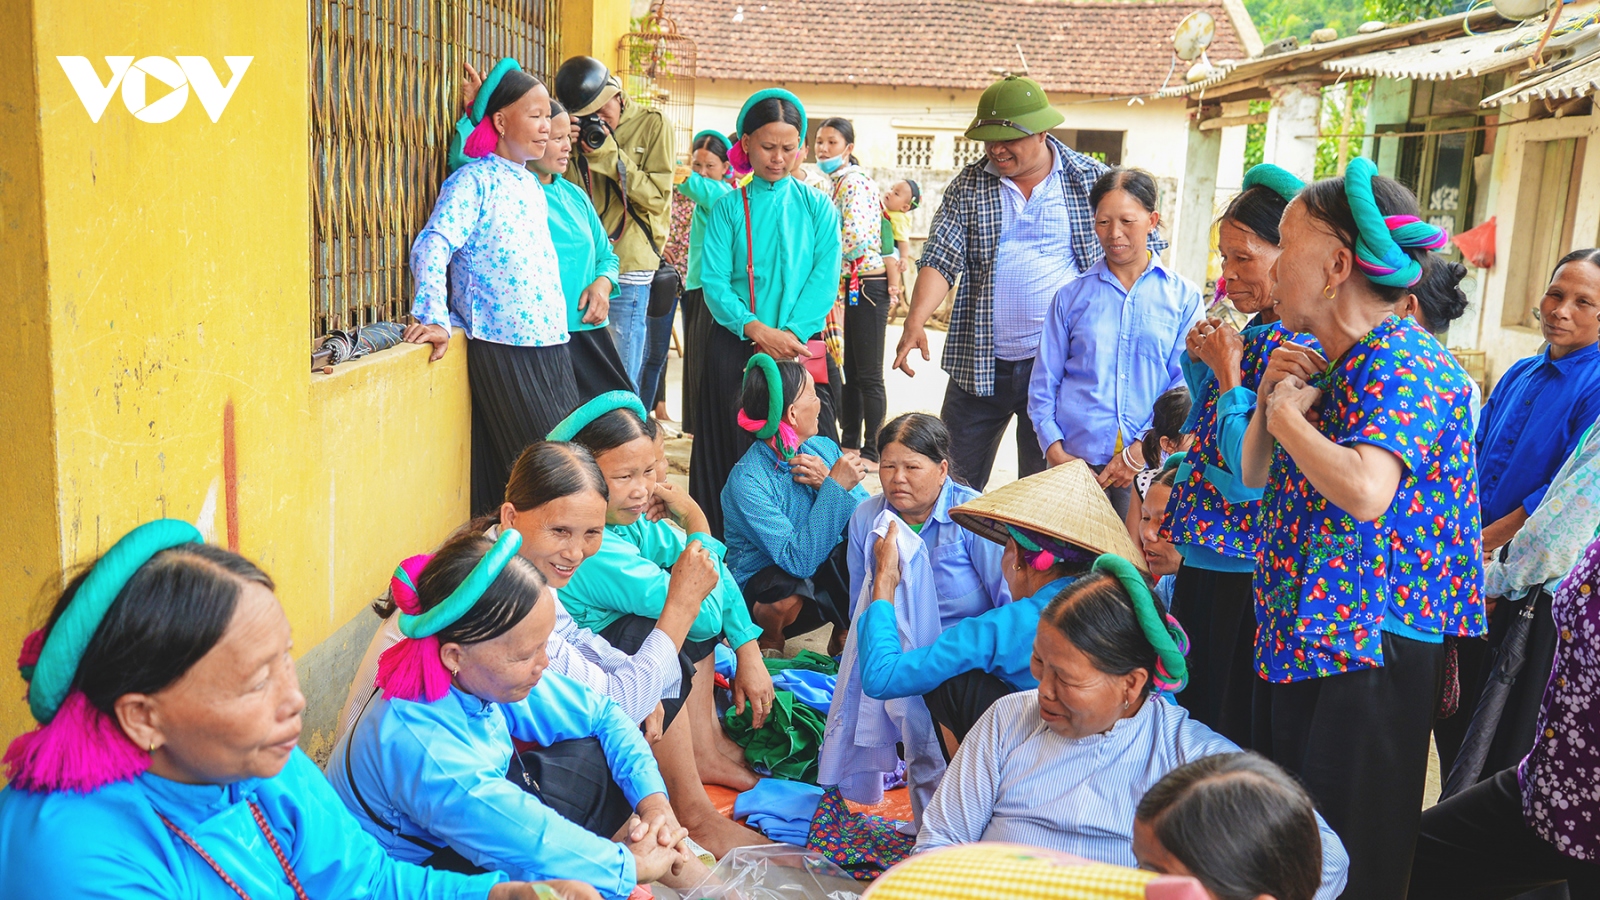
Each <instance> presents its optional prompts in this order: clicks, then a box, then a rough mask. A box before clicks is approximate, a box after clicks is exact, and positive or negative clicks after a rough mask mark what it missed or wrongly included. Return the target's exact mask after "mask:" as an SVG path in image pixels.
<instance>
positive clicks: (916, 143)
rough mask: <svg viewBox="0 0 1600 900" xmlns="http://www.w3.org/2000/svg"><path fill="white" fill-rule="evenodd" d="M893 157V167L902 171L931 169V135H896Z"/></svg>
mask: <svg viewBox="0 0 1600 900" xmlns="http://www.w3.org/2000/svg"><path fill="white" fill-rule="evenodd" d="M894 156H895V165H897V166H899V167H900V168H902V169H931V168H933V135H931V134H902V135H897V136H896V138H895V154H894Z"/></svg>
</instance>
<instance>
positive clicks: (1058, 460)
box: [1044, 441, 1077, 469]
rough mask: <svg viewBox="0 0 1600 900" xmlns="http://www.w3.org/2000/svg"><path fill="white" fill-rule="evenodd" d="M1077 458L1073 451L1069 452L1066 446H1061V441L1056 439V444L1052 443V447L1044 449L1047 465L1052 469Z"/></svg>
mask: <svg viewBox="0 0 1600 900" xmlns="http://www.w3.org/2000/svg"><path fill="white" fill-rule="evenodd" d="M1075 459H1077V457H1076V456H1073V455H1072V454H1071V453H1068V452H1067V450H1066V448H1065V447H1063V446H1061V442H1060V441H1056V442H1055V443H1054V444H1051V445H1050V449H1048V450H1046V451H1044V461H1045V465H1047V466H1049V467H1050V468H1052V469H1053V468H1055V467H1056V466H1064V465H1066V464H1067V463H1069V462H1072V461H1073V460H1075Z"/></svg>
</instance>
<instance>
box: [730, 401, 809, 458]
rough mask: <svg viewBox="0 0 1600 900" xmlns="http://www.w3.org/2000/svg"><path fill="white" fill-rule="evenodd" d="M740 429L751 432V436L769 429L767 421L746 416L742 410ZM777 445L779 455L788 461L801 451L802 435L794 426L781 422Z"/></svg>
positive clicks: (740, 411)
mask: <svg viewBox="0 0 1600 900" xmlns="http://www.w3.org/2000/svg"><path fill="white" fill-rule="evenodd" d="M739 427H740V428H743V429H744V430H745V431H748V432H750V433H751V434H755V433H756V432H758V431H760V430H761V429H763V428H765V427H767V420H766V419H752V418H750V417H749V416H748V415H746V414H745V411H744V410H742V409H741V410H739ZM777 443H778V446H777V448H776V449H777V451H778V455H779V456H782V457H783V458H784V459H788V458H789V457H791V456H794V454H795V451H797V450H799V449H800V435H799V434H797V433H796V432H795V430H794V426H793V425H790V424H789V423H788V422H779V423H778V434H777Z"/></svg>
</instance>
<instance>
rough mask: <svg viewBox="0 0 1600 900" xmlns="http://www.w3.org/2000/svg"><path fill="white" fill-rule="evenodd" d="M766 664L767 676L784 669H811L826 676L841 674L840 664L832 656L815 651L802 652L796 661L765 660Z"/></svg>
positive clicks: (795, 658) (796, 656)
mask: <svg viewBox="0 0 1600 900" xmlns="http://www.w3.org/2000/svg"><path fill="white" fill-rule="evenodd" d="M762 662H763V663H766V666H767V674H769V675H770V674H772V673H774V672H781V671H783V670H784V669H810V670H811V671H813V672H821V673H822V674H824V675H837V674H839V663H838V662H837V661H836V660H834V658H833V657H831V656H823V655H822V654H821V653H818V652H816V651H815V650H801V651H800V652H799V653H798V654H796V655H795V657H794V659H763V660H762Z"/></svg>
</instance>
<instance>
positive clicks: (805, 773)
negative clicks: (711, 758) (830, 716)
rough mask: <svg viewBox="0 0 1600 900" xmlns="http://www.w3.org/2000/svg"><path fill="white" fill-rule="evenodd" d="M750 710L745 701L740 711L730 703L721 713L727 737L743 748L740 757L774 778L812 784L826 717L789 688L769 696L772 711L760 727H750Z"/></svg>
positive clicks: (815, 773) (815, 774) (814, 781)
mask: <svg viewBox="0 0 1600 900" xmlns="http://www.w3.org/2000/svg"><path fill="white" fill-rule="evenodd" d="M750 712H751V708H750V704H748V703H747V704H745V708H744V712H743V713H740V712H738V711H737V710H736V709H735V708H734V707H731V706H730V707H729V708H728V711H727V712H726V713H724V714H723V716H722V722H723V726H724V728H725V729H726V730H727V732H728V737H729V738H732V739H733V742H734V743H735V744H738V745H739V746H741V747H743V748H744V758H745V759H746V760H747V761H749V763H750V764H751V765H752V766H755V767H756V770H757V771H761V772H769V773H771V774H772V775H773V776H774V777H776V778H784V779H788V780H789V781H805V782H809V783H811V784H816V782H817V751H818V750H820V749H821V748H822V729H823V728H824V726H825V725H826V724H827V719H826V717H825V716H823V715H822V714H821V713H819V712H817V711H816V710H814V709H812V708H811V707H809V706H806V705H805V704H804V703H801V702H799V701H798V700H796V699H795V696H794V694H792V693H790V692H789V691H778V692H777V693H776V695H775V696H774V697H773V703H772V711H771V712H770V713H769V714H768V715H767V721H766V723H765V724H764V725H762V726H761V728H760V730H756V729H754V728H752V727H750Z"/></svg>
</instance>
